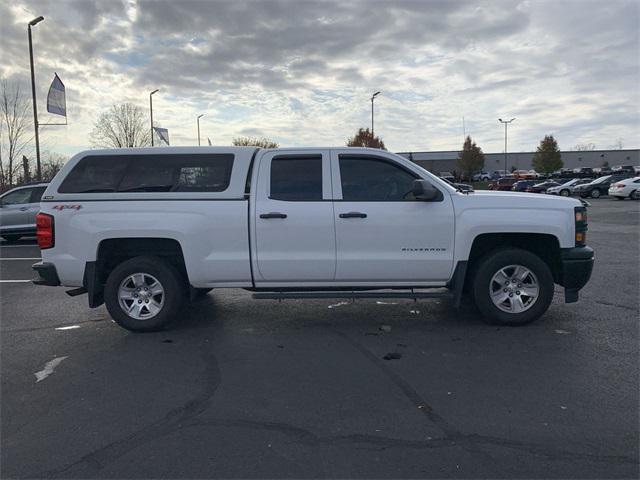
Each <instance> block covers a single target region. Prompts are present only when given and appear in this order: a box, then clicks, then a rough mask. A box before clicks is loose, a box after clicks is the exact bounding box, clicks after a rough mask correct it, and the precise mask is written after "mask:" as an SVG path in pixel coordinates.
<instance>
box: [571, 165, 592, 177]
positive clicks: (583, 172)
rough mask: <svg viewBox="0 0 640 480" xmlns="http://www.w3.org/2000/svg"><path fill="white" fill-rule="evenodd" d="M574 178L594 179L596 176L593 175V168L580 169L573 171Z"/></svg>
mask: <svg viewBox="0 0 640 480" xmlns="http://www.w3.org/2000/svg"><path fill="white" fill-rule="evenodd" d="M573 176H574V177H576V178H588V177H591V178H593V177H594V176H595V174H594V173H593V168H591V167H580V168H574V169H573Z"/></svg>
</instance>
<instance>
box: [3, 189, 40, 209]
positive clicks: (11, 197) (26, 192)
mask: <svg viewBox="0 0 640 480" xmlns="http://www.w3.org/2000/svg"><path fill="white" fill-rule="evenodd" d="M32 190H33V189H32V188H23V189H21V190H16V191H15V192H11V193H8V194H6V195H5V196H4V197H2V204H3V205H22V204H23V203H29V199H30V198H31V191H32Z"/></svg>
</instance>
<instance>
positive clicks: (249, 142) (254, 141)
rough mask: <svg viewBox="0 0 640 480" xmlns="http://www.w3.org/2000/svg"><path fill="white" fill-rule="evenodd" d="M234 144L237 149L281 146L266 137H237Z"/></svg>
mask: <svg viewBox="0 0 640 480" xmlns="http://www.w3.org/2000/svg"><path fill="white" fill-rule="evenodd" d="M233 144H234V145H235V146H236V147H260V148H278V147H279V146H280V145H278V144H277V143H276V142H274V141H272V140H269V139H268V138H264V137H262V138H258V137H236V138H234V139H233Z"/></svg>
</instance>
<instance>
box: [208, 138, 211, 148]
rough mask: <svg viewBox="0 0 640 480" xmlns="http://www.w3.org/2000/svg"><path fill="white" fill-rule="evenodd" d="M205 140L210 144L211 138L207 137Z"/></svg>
mask: <svg viewBox="0 0 640 480" xmlns="http://www.w3.org/2000/svg"><path fill="white" fill-rule="evenodd" d="M207 142H209V146H211V139H210V138H209V137H207Z"/></svg>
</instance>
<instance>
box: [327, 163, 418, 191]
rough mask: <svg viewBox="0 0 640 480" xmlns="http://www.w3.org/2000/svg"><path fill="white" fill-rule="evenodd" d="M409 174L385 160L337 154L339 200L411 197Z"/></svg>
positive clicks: (412, 176) (411, 176)
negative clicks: (338, 163) (338, 159)
mask: <svg viewBox="0 0 640 480" xmlns="http://www.w3.org/2000/svg"><path fill="white" fill-rule="evenodd" d="M416 178H418V177H417V176H415V175H413V174H412V173H410V172H408V171H406V170H404V169H403V168H400V167H398V166H396V165H393V164H392V163H390V162H387V161H384V160H378V159H374V158H362V157H348V156H342V155H341V156H340V179H341V183H342V199H343V200H346V201H351V202H393V201H402V200H414V199H415V198H414V196H413V181H414V180H415V179H416Z"/></svg>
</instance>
